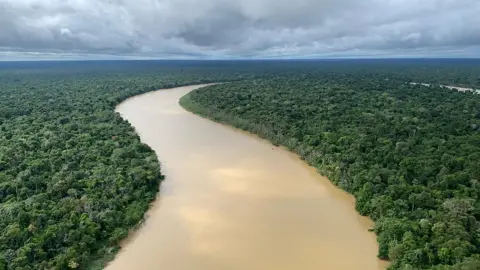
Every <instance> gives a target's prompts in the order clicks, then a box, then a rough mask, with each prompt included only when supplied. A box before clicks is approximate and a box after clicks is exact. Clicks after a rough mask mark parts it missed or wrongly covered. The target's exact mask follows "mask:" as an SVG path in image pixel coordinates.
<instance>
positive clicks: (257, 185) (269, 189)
mask: <svg viewBox="0 0 480 270" xmlns="http://www.w3.org/2000/svg"><path fill="white" fill-rule="evenodd" d="M199 87H200V86H188V87H180V88H175V89H169V90H159V91H155V92H151V93H147V94H143V95H139V96H136V97H133V98H130V99H128V100H126V101H125V102H123V103H121V104H120V105H118V107H117V111H118V112H119V113H120V114H121V115H122V116H123V117H124V118H125V119H127V120H128V121H129V122H130V123H131V124H132V125H133V126H134V127H135V129H136V130H137V132H138V134H139V135H140V137H141V139H142V141H143V142H144V143H146V144H148V145H150V147H152V148H153V149H154V150H155V152H156V153H157V155H158V157H159V159H160V161H161V163H162V172H163V173H164V174H165V175H166V180H165V181H164V182H163V183H162V186H161V191H160V193H159V195H158V198H157V200H156V201H155V202H154V204H153V206H152V208H151V209H150V210H149V212H148V215H147V219H146V222H145V224H144V225H143V226H142V227H141V228H140V229H139V230H138V231H136V232H135V233H133V234H132V235H131V236H130V238H129V239H127V240H126V241H125V242H124V243H123V248H122V251H121V252H120V253H119V254H118V255H117V257H116V259H115V260H114V261H113V262H111V263H110V264H109V266H108V267H107V268H106V269H108V270H132V269H139V270H150V269H151V270H192V269H195V270H237V269H238V270H270V269H271V270H273V269H275V270H287V269H288V270H291V269H295V270H297V269H298V270H319V269H321V270H329V269H332V270H347V269H348V270H362V269H368V270H372V269H384V268H385V264H384V263H383V262H381V261H379V260H378V259H377V257H376V254H377V249H378V245H377V243H376V240H375V235H374V234H373V233H370V232H368V229H369V228H371V227H372V222H371V221H369V220H368V219H367V218H364V217H361V216H360V215H358V214H357V213H356V212H355V209H354V199H353V197H352V196H350V195H348V194H346V193H345V192H343V191H341V190H340V189H338V188H336V187H335V186H333V185H332V184H331V183H330V182H329V181H328V179H326V178H324V177H322V176H320V175H319V174H317V173H316V171H315V170H314V169H313V168H311V167H309V166H307V165H306V164H305V163H304V162H303V161H301V160H300V159H299V158H298V157H297V156H295V155H293V154H291V153H289V152H288V151H286V150H283V149H282V148H278V147H274V146H272V145H271V144H270V143H269V142H267V141H264V140H261V139H259V138H257V137H255V136H253V135H249V134H247V133H245V132H242V131H238V130H235V129H233V128H230V127H228V126H225V125H221V124H217V123H214V122H212V121H210V120H207V119H204V118H201V117H199V116H196V115H194V114H191V113H189V112H187V111H185V110H184V109H183V108H181V107H180V105H178V100H179V98H180V97H182V96H183V95H185V94H186V93H188V92H189V91H191V90H193V89H196V88H199Z"/></svg>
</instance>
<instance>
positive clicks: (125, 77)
mask: <svg viewBox="0 0 480 270" xmlns="http://www.w3.org/2000/svg"><path fill="white" fill-rule="evenodd" d="M12 65H13V67H12ZM70 65H73V66H70ZM84 65H85V66H84ZM96 65H98V64H96ZM96 65H93V64H90V65H87V64H85V63H78V64H72V63H64V64H54V63H53V64H49V63H41V64H23V66H21V68H15V63H14V64H11V66H10V67H9V68H8V69H7V68H5V69H4V70H0V232H1V233H0V269H1V270H4V269H9V270H10V269H12V270H13V269H15V270H19V269H73V268H85V267H88V264H89V263H90V262H91V261H92V260H94V259H97V258H100V259H101V258H102V257H103V256H106V257H108V258H110V257H112V256H111V255H113V254H114V253H115V252H116V250H117V246H118V243H119V241H120V240H121V239H123V238H124V237H126V236H127V234H128V233H129V230H130V229H132V228H134V227H136V226H137V225H138V224H139V222H141V221H142V218H143V215H144V213H145V211H146V210H147V209H148V207H149V203H150V202H151V201H152V200H153V199H154V198H155V197H156V194H157V191H158V189H159V183H160V182H161V180H162V179H163V175H162V174H161V172H160V166H159V163H158V159H157V157H156V155H155V153H154V152H153V151H152V149H150V147H148V146H147V145H145V144H143V143H141V141H140V138H139V136H138V135H137V134H136V133H135V130H134V129H133V127H132V126H130V124H129V123H128V122H126V121H124V120H123V119H122V118H121V117H120V115H118V114H117V113H115V112H114V108H115V105H116V104H118V103H119V102H120V101H122V100H124V99H125V98H127V97H130V96H133V95H137V94H140V93H143V92H148V91H152V90H155V89H159V88H163V87H174V86H179V85H184V84H192V83H202V82H204V80H205V79H204V78H207V80H208V78H215V81H218V80H220V81H221V80H222V75H219V74H216V75H214V76H212V75H209V73H208V69H202V70H201V71H192V70H189V68H188V67H182V68H177V67H174V66H168V67H163V66H161V67H156V69H155V70H151V69H150V67H148V66H147V67H143V68H142V69H140V70H138V69H133V68H130V67H128V66H124V67H118V64H115V65H113V64H112V63H110V64H108V63H107V64H101V67H96ZM109 65H112V66H109ZM102 68H103V70H102ZM100 266H101V264H100Z"/></svg>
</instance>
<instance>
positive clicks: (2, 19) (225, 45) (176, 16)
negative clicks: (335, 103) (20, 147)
mask: <svg viewBox="0 0 480 270" xmlns="http://www.w3.org/2000/svg"><path fill="white" fill-rule="evenodd" d="M332 57H333V58H376V57H380V58H390V57H474V58H479V57H480V0H0V60H35V59H39V60H42V59H237V58H241V59H244V58H246V59H249V58H261V59H264V58H267V59H270V58H332Z"/></svg>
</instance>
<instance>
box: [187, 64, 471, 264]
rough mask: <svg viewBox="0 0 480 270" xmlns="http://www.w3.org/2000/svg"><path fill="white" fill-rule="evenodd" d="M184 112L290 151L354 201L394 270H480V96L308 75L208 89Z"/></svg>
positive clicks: (382, 79)
mask: <svg viewBox="0 0 480 270" xmlns="http://www.w3.org/2000/svg"><path fill="white" fill-rule="evenodd" d="M478 74H480V73H478ZM181 104H182V106H184V107H185V108H187V109H189V110H191V111H193V112H195V113H198V114H200V115H203V116H206V117H208V118H211V119H213V120H216V121H219V122H224V123H227V124H230V125H233V126H235V127H238V128H241V129H244V130H247V131H250V132H252V133H255V134H257V135H259V136H261V137H263V138H266V139H268V140H270V141H272V142H273V143H274V144H276V145H283V146H285V147H287V148H288V149H290V150H292V151H294V152H296V153H298V154H299V155H300V156H301V157H302V158H303V159H305V160H306V161H307V162H308V163H309V164H311V165H312V166H314V167H316V168H317V169H318V171H319V172H320V173H322V174H323V175H325V176H328V178H329V179H330V180H331V181H332V182H334V183H335V184H336V185H338V186H339V187H341V188H342V189H344V190H346V191H348V192H350V193H352V194H354V196H355V197H356V199H357V201H356V209H357V210H358V211H359V212H360V213H361V214H362V215H367V216H369V217H371V218H372V219H373V220H374V221H375V224H376V225H375V228H374V231H375V233H376V234H377V235H378V238H377V239H378V242H379V245H380V250H379V257H380V258H382V259H388V260H390V261H391V266H390V268H391V269H427V268H432V269H480V257H479V253H480V201H479V198H480V182H479V180H480V95H478V94H473V93H461V92H456V91H452V90H449V89H444V88H440V87H438V86H432V87H426V86H420V85H412V84H409V83H406V82H405V80H403V79H398V78H397V79H393V78H392V77H389V76H387V74H385V73H379V74H377V75H373V74H371V75H369V76H364V74H362V73H357V74H355V73H352V74H346V73H343V74H342V73H325V74H321V75H319V74H307V73H306V74H303V75H298V74H296V75H292V76H279V77H271V78H268V79H257V80H251V81H242V82H233V83H228V84H221V85H215V86H210V87H208V88H205V89H200V90H195V91H193V92H191V93H190V94H188V95H187V96H185V97H183V98H182V100H181Z"/></svg>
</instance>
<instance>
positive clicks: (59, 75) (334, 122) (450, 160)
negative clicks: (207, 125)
mask: <svg viewBox="0 0 480 270" xmlns="http://www.w3.org/2000/svg"><path fill="white" fill-rule="evenodd" d="M479 74H480V64H479V62H478V60H350V61H346V60H330V61H110V62H109V61H99V62H95V61H93V62H90V61H80V62H12V63H0V270H13V269H18V270H20V269H25V270H26V269H100V268H102V266H103V264H104V262H105V261H108V260H109V259H111V258H112V257H113V256H114V254H115V252H116V251H117V250H118V244H119V241H120V240H121V239H123V238H124V237H126V236H127V234H128V233H129V231H130V230H131V229H134V228H135V227H136V226H138V225H139V224H140V222H141V221H142V219H143V216H144V213H145V211H146V210H147V209H148V206H149V203H150V202H151V201H152V200H153V199H154V198H155V196H156V194H157V192H158V190H159V185H160V182H161V181H162V179H163V178H164V176H163V175H162V174H161V171H160V164H159V163H158V158H157V157H156V156H155V153H154V152H153V151H152V150H151V149H150V148H149V147H148V146H147V145H145V144H143V143H141V141H140V138H139V137H138V135H136V133H135V130H134V129H133V128H132V127H131V126H130V124H129V123H128V122H126V121H124V120H123V119H122V118H121V117H120V116H119V115H118V114H117V113H115V112H114V108H115V106H116V105H117V104H118V103H120V102H121V101H123V100H124V99H126V98H128V97H131V96H134V95H137V94H140V93H144V92H148V91H152V90H155V89H159V88H168V87H175V86H180V85H188V84H197V83H206V82H229V83H228V84H224V85H218V86H214V87H211V88H208V89H206V90H202V91H196V92H194V93H193V94H192V95H190V96H188V97H187V98H186V99H184V103H186V105H189V106H192V107H191V108H194V109H195V110H196V111H197V112H200V113H203V114H205V115H208V116H210V117H212V118H215V119H217V120H220V121H224V122H228V123H230V124H234V125H236V126H238V127H241V128H244V129H247V130H250V131H252V132H255V133H257V134H259V135H261V136H263V137H265V138H268V139H270V140H272V141H273V142H275V143H277V144H283V145H285V146H288V147H289V148H291V149H292V150H294V151H296V152H297V153H299V154H300V155H302V156H303V157H304V158H305V159H306V160H307V161H309V162H310V163H311V164H312V165H314V166H316V167H317V168H319V170H320V171H321V172H322V173H324V174H326V175H328V176H329V177H330V179H331V180H332V181H334V182H335V183H336V184H337V185H339V186H340V187H342V188H344V189H346V190H348V191H349V192H352V193H353V194H354V195H355V196H356V197H357V199H358V203H357V208H358V210H359V211H360V213H362V214H365V215H369V216H371V217H372V218H373V219H374V220H375V221H376V223H377V225H376V228H375V231H376V232H377V233H378V235H379V238H378V239H379V242H380V244H381V245H380V247H381V249H380V254H379V255H380V257H382V258H389V259H391V260H392V262H393V265H392V267H395V268H401V267H404V268H405V269H408V266H410V268H414V269H416V268H428V267H430V266H432V265H457V266H458V267H457V268H448V266H447V267H446V268H438V269H477V268H468V267H475V266H473V265H476V267H478V259H476V258H477V257H475V254H478V252H479V250H478V248H479V243H478V240H479V233H480V231H479V226H478V220H479V214H480V212H479V205H478V202H477V197H478V184H477V182H478V179H480V178H479V171H480V169H479V162H478V160H479V157H480V156H479V155H480V148H479V147H480V146H479V143H480V139H479V133H480V132H479V126H480V123H479V118H480V112H479V108H480V104H479V97H480V96H474V95H472V94H468V93H467V94H459V93H454V92H452V91H447V90H444V89H438V88H435V87H431V88H427V87H422V86H414V85H410V84H408V83H406V82H410V81H412V82H425V83H437V84H455V85H459V86H470V87H471V86H474V87H479V86H480V78H479ZM159 156H160V158H161V153H159ZM166 177H168V175H167V176H166ZM439 267H440V266H439ZM455 267H456V266H455ZM461 267H463V268H461Z"/></svg>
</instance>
